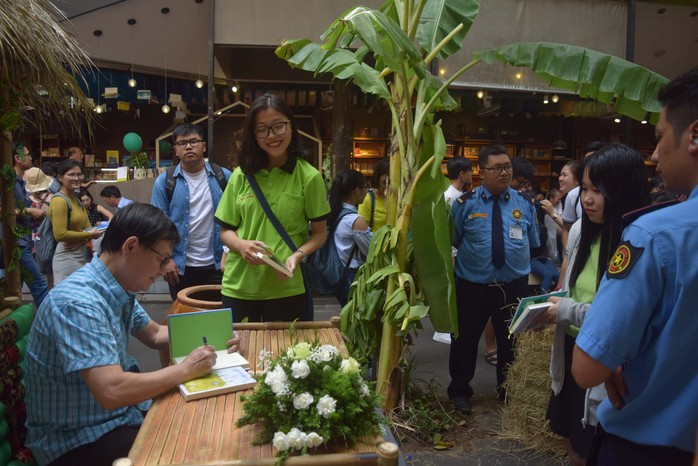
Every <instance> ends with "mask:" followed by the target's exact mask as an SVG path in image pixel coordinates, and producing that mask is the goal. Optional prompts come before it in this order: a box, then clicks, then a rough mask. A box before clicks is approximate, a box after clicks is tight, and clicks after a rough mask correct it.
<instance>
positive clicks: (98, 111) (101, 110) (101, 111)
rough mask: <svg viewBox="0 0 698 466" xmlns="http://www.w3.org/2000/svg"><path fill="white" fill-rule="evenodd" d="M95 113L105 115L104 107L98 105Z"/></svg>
mask: <svg viewBox="0 0 698 466" xmlns="http://www.w3.org/2000/svg"><path fill="white" fill-rule="evenodd" d="M95 112H96V113H104V105H97V106H96V107H95Z"/></svg>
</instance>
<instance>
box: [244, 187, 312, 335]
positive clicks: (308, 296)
mask: <svg viewBox="0 0 698 466" xmlns="http://www.w3.org/2000/svg"><path fill="white" fill-rule="evenodd" d="M245 178H247V182H248V183H250V186H251V187H252V191H254V193H255V196H257V200H258V201H259V203H260V204H261V206H262V209H264V213H265V214H267V218H268V219H269V221H270V222H271V224H272V225H274V228H275V229H276V231H277V233H279V236H281V239H283V240H284V243H286V246H288V248H289V249H290V250H291V253H294V252H296V251H297V250H298V248H297V247H296V245H295V244H293V241H291V237H290V236H288V233H286V230H285V229H284V227H283V225H281V222H279V219H278V218H276V215H274V212H273V211H272V210H271V207H270V206H269V202H267V198H266V197H265V196H264V193H263V192H262V189H261V188H260V187H259V184H258V183H257V180H256V179H255V177H254V176H252V175H248V174H245ZM306 267H307V265H306V263H305V262H301V273H302V274H303V286H304V287H305V314H304V315H303V320H309V321H312V320H314V319H315V310H314V309H313V289H312V287H311V286H310V280H309V276H310V274H309V273H308V271H307V270H306Z"/></svg>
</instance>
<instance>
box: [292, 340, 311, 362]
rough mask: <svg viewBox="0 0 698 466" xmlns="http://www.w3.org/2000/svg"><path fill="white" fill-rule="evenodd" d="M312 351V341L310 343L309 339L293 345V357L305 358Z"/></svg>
mask: <svg viewBox="0 0 698 466" xmlns="http://www.w3.org/2000/svg"><path fill="white" fill-rule="evenodd" d="M311 351H312V346H310V343H308V342H307V341H302V342H300V343H298V344H297V345H296V346H294V347H293V350H292V352H293V354H292V357H294V358H295V359H298V360H300V359H305V358H307V357H308V356H310V353H311Z"/></svg>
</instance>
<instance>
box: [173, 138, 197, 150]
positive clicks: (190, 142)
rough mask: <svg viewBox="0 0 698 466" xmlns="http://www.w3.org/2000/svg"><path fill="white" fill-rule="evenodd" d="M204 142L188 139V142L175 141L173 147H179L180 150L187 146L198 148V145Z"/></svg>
mask: <svg viewBox="0 0 698 466" xmlns="http://www.w3.org/2000/svg"><path fill="white" fill-rule="evenodd" d="M202 142H204V140H203V139H190V140H188V141H177V142H175V146H177V147H179V148H180V149H184V148H186V147H187V146H192V147H193V148H196V147H199V144H201V143H202Z"/></svg>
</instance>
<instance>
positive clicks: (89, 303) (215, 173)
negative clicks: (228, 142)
mask: <svg viewBox="0 0 698 466" xmlns="http://www.w3.org/2000/svg"><path fill="white" fill-rule="evenodd" d="M660 99H661V102H662V104H663V108H662V112H661V116H660V120H659V123H658V125H657V127H656V133H657V140H658V143H657V148H656V150H655V154H654V156H653V157H654V158H655V159H656V160H657V161H658V164H659V168H660V169H661V174H662V182H661V184H660V183H659V182H653V187H654V189H656V190H657V191H656V192H660V191H661V192H662V193H664V194H666V193H667V192H672V193H675V195H667V196H669V197H671V198H672V199H673V202H670V203H669V204H676V205H671V206H666V204H661V205H655V206H652V207H651V208H652V209H654V210H656V211H652V212H649V213H645V211H642V210H641V211H640V212H638V209H642V208H646V207H648V206H650V204H651V203H652V202H653V201H657V200H658V198H659V197H660V196H658V195H652V194H651V193H650V185H649V184H648V182H647V179H646V170H645V166H644V163H643V159H642V158H641V157H640V156H639V155H638V154H637V153H636V152H635V151H634V150H633V149H632V148H630V147H628V146H626V145H623V144H597V145H594V146H591V147H589V148H588V150H587V151H586V152H587V153H586V154H585V157H584V158H583V160H581V161H575V162H570V163H569V164H567V165H565V167H564V168H563V169H562V171H561V173H560V177H559V185H557V186H553V187H551V188H550V189H548V192H547V194H546V195H545V196H543V195H539V194H538V193H536V192H535V191H534V190H533V186H534V170H533V167H532V166H531V164H530V162H528V161H527V160H525V159H523V158H520V157H514V158H512V157H511V156H510V155H509V154H508V153H507V150H506V148H505V147H502V146H497V145H493V146H488V147H485V148H483V149H482V150H481V152H480V154H479V156H478V160H477V164H478V167H479V173H480V177H481V181H482V184H481V185H480V186H478V187H476V188H474V189H471V188H472V181H473V180H472V175H473V173H472V171H473V166H472V163H471V162H470V161H468V160H467V159H465V158H462V157H457V158H454V159H452V160H449V162H448V166H447V172H448V183H447V184H445V186H444V190H445V192H444V196H445V199H446V204H447V205H448V208H449V209H450V213H451V218H452V220H453V225H454V242H453V251H452V252H453V261H454V271H455V293H456V304H457V313H458V334H459V336H458V337H457V338H451V336H450V335H445V337H444V336H441V337H439V338H441V339H442V340H443V341H444V342H447V343H449V344H450V349H449V373H450V376H451V382H450V384H449V386H448V388H447V394H448V397H449V398H450V400H451V402H452V405H453V407H454V409H456V410H457V411H459V412H461V413H464V414H469V413H471V411H472V406H471V403H470V399H471V397H472V396H473V388H472V386H471V381H472V379H473V376H474V373H475V367H476V364H477V361H478V359H479V358H478V343H479V341H480V337H481V335H482V334H483V332H485V329H486V327H487V326H488V325H491V329H492V335H493V336H492V337H490V340H491V341H489V342H488V345H487V346H488V348H487V352H488V353H489V355H490V357H491V356H492V355H493V354H494V355H495V357H494V358H488V362H492V363H494V364H495V365H496V378H497V395H498V397H499V398H501V399H505V398H506V391H505V388H504V381H505V379H506V377H507V368H508V366H509V365H510V364H511V363H512V361H513V360H514V352H513V348H512V347H513V343H514V341H515V340H514V339H512V338H510V337H509V332H508V323H509V321H510V319H511V316H512V304H514V303H516V302H517V301H518V300H519V299H520V298H522V297H524V296H526V295H528V294H529V274H531V273H534V274H539V275H540V276H541V279H542V280H541V284H540V289H541V291H550V290H552V289H555V288H558V289H563V290H567V291H568V292H569V295H568V296H569V297H567V298H551V299H550V301H551V302H552V304H553V305H552V306H551V307H550V308H549V310H548V311H547V312H546V313H545V314H543V315H542V316H540V317H539V318H538V320H537V321H536V326H537V327H538V328H544V327H547V326H551V325H554V326H555V328H556V333H555V340H554V344H553V349H552V358H551V364H550V370H551V377H552V385H551V396H550V403H549V409H548V416H549V419H550V428H551V429H552V431H553V432H555V433H557V434H559V435H560V436H562V437H564V438H565V439H566V440H567V443H568V452H569V455H570V458H571V460H572V461H573V462H574V464H585V463H586V464H598V465H611V464H660V463H662V462H664V463H668V464H690V462H691V460H692V458H693V453H694V451H695V443H696V426H697V424H698V411H697V410H696V409H695V407H696V406H698V370H696V369H697V367H696V363H695V362H694V361H693V360H692V359H691V356H692V354H693V353H694V352H695V351H697V350H698V347H697V346H696V345H697V344H698V343H696V342H698V340H697V339H696V338H695V337H694V335H695V334H696V333H697V332H698V319H695V316H694V314H695V312H693V308H694V306H695V303H696V302H698V286H697V284H696V280H698V263H697V262H696V261H693V260H690V258H688V259H687V258H686V251H691V250H692V246H695V245H698V244H695V243H698V228H696V227H698V225H696V222H698V220H696V217H695V215H693V214H694V213H695V210H694V209H695V203H696V197H697V196H698V69H694V70H692V71H690V72H688V73H686V74H685V75H683V76H681V77H679V78H677V79H675V80H674V81H672V82H671V83H670V84H669V85H668V86H667V87H666V88H665V89H664V90H662V91H661V93H660ZM172 138H173V146H174V148H175V155H176V157H177V159H178V160H179V164H178V165H177V166H176V167H174V168H172V169H170V170H167V172H166V173H162V174H160V175H159V177H158V178H157V180H156V181H155V185H154V188H153V192H152V199H151V204H142V203H133V202H131V201H129V200H128V199H126V198H124V197H122V196H121V193H120V192H119V190H118V188H117V187H116V186H108V187H105V188H104V189H103V190H102V192H101V197H102V198H103V199H104V202H105V203H106V204H107V205H108V206H109V207H111V209H105V208H104V207H103V206H99V205H97V204H95V203H94V201H93V199H92V196H91V195H90V194H89V192H87V191H86V190H85V187H86V186H84V184H85V183H84V177H83V175H82V167H81V164H80V161H79V160H75V159H72V158H71V159H68V160H66V161H64V162H61V164H60V165H59V166H58V167H57V170H56V172H55V175H54V176H51V175H48V174H47V173H45V172H44V171H43V170H40V169H38V168H34V167H32V163H31V157H30V155H29V152H28V151H27V150H26V147H25V146H23V145H17V146H16V147H15V148H14V149H15V171H16V174H17V180H18V183H17V184H16V186H15V196H16V197H17V198H18V199H27V200H28V201H29V202H30V204H27V207H26V208H25V209H24V212H20V211H18V212H17V214H18V222H19V221H21V222H23V224H26V225H27V226H33V227H36V226H37V225H38V223H39V222H40V220H41V218H42V217H45V216H49V217H50V218H51V221H52V224H53V228H54V236H55V239H56V240H57V241H58V246H57V248H56V253H55V256H54V259H53V263H52V270H48V271H44V272H45V273H49V274H51V273H52V281H53V285H55V287H54V288H53V290H52V291H51V292H50V293H49V292H48V289H49V284H48V281H47V280H46V278H45V276H44V273H42V271H40V270H38V267H37V266H36V263H35V262H34V265H33V268H32V264H31V263H32V262H33V258H32V255H31V245H32V240H31V237H25V238H21V246H20V249H21V250H22V259H21V260H22V261H23V262H22V263H23V265H24V264H25V263H26V267H27V269H28V270H30V272H31V273H32V274H33V275H35V276H36V280H34V281H32V283H28V285H29V288H30V291H31V292H32V295H33V296H34V301H35V302H36V305H37V307H38V311H37V316H36V320H35V323H34V326H33V328H32V330H31V334H30V338H29V343H28V346H27V353H26V359H25V364H26V387H27V408H28V410H27V426H28V431H29V437H28V445H29V447H30V448H31V449H32V452H33V453H34V455H35V456H36V458H37V460H38V462H39V464H42V465H43V464H51V465H68V464H111V461H112V460H113V459H115V458H118V457H121V456H126V455H127V453H128V450H129V448H130V446H131V444H132V442H133V439H134V438H135V435H136V432H137V429H138V426H139V425H140V423H141V422H142V420H143V416H144V412H145V411H147V409H148V407H149V400H150V399H151V398H153V397H154V396H156V395H158V394H160V393H162V392H164V391H165V390H168V389H169V388H171V387H173V386H174V385H176V384H178V383H180V382H182V381H185V380H188V379H190V378H193V377H196V376H199V375H202V374H205V373H207V372H208V371H210V369H211V367H212V366H213V364H214V363H215V353H214V350H215V348H213V347H211V346H210V345H209V346H207V345H204V346H202V347H200V348H197V349H195V350H194V351H192V353H191V354H190V355H189V356H188V357H187V359H186V360H185V362H184V364H179V365H175V366H169V367H166V368H163V369H160V370H157V371H154V372H150V373H141V372H140V369H139V367H138V364H137V362H136V361H135V360H134V359H133V358H131V357H130V356H129V355H128V352H127V346H128V337H129V335H133V336H135V337H136V338H138V339H139V340H140V341H141V342H143V343H144V344H146V345H147V346H149V347H150V348H153V349H162V348H166V347H167V345H168V335H167V329H166V327H163V326H161V325H158V324H157V323H155V322H153V321H152V320H151V319H150V318H149V317H148V315H147V313H146V312H145V311H144V310H143V308H142V307H141V306H140V304H139V303H138V302H137V301H136V299H135V295H134V293H135V292H137V291H141V290H147V289H148V288H149V287H150V286H151V285H152V283H153V282H154V281H155V280H157V279H158V278H159V277H161V276H163V277H164V278H165V280H166V281H167V283H168V284H169V286H170V292H171V295H172V298H173V299H174V298H175V297H176V295H177V293H178V292H179V291H180V290H181V289H183V288H186V287H190V286H194V285H201V284H220V285H221V287H222V291H221V293H222V300H223V306H224V307H229V308H230V309H232V310H233V317H234V320H235V321H236V322H239V321H241V320H243V319H245V320H248V321H252V322H258V321H293V320H295V319H312V295H311V294H310V292H311V290H310V288H309V286H308V284H307V283H305V282H304V274H303V273H294V272H297V271H299V270H300V269H302V267H303V263H304V261H305V260H306V258H307V257H308V256H309V255H310V254H312V253H313V252H315V251H316V250H318V249H319V248H320V247H321V246H322V245H323V243H324V242H325V240H326V238H327V235H328V234H330V235H333V236H332V238H333V240H334V244H335V246H336V248H337V253H338V256H339V258H340V261H341V263H342V264H343V265H344V266H345V267H346V272H347V273H346V274H345V275H344V277H343V281H342V282H341V284H340V285H341V286H339V287H338V289H337V291H336V297H337V299H338V301H339V302H340V303H342V304H345V303H346V302H347V300H348V299H349V288H350V285H351V283H352V281H353V279H354V276H355V274H356V271H357V269H358V268H359V267H360V266H361V264H362V263H363V262H364V261H365V259H366V256H367V254H368V251H369V247H368V245H369V243H370V241H371V237H372V234H373V232H375V231H377V230H378V229H380V228H381V227H382V226H383V225H385V224H386V221H387V219H386V209H385V204H386V189H387V186H388V183H389V181H388V178H389V163H388V162H387V160H382V161H380V162H379V163H378V164H377V166H376V170H375V171H374V173H373V177H372V178H371V181H370V186H369V185H367V183H366V180H365V178H364V176H363V175H362V174H361V173H359V172H357V171H353V170H347V171H345V172H343V173H340V174H338V175H337V176H336V177H335V178H334V180H333V182H332V187H331V189H330V192H329V196H328V194H327V191H326V188H325V185H324V182H323V179H322V176H321V174H320V172H318V170H316V169H315V168H314V167H313V166H312V165H311V164H310V163H309V162H307V161H306V153H305V152H304V148H303V146H302V144H301V141H300V136H299V133H298V127H297V123H296V119H295V116H294V114H293V112H292V111H291V109H290V108H289V107H288V106H287V104H286V103H285V102H284V101H283V100H281V99H280V98H278V97H276V96H274V95H264V96H261V97H259V98H257V99H256V100H255V101H254V102H253V103H252V105H251V106H250V108H249V110H248V113H247V116H246V119H245V123H244V129H243V137H242V145H241V149H240V157H239V166H238V167H237V168H235V170H233V171H232V172H231V171H229V170H227V169H226V168H223V167H219V166H217V165H216V164H213V163H209V162H208V161H206V160H205V158H204V155H205V152H206V142H205V141H204V136H203V131H202V130H201V128H199V127H197V126H195V125H191V124H182V125H179V126H178V127H176V128H175V130H174V132H173V135H172ZM81 154H82V152H81V151H80V156H82V155H81ZM47 170H48V169H47ZM54 181H56V182H57V183H54ZM367 193H368V194H369V195H367ZM677 198H680V199H679V200H681V201H683V202H678V200H677ZM661 200H665V198H661ZM659 207H663V208H661V209H659ZM112 210H115V213H112ZM100 222H109V226H108V228H106V229H103V228H98V227H99V226H100ZM328 227H329V228H328ZM102 236H103V237H102ZM97 239H99V240H101V246H100V249H101V252H100V253H99V254H98V255H95V256H94V257H92V260H91V261H89V263H87V264H86V262H87V261H88V258H89V257H90V255H89V254H88V252H87V250H86V245H87V244H88V242H90V241H93V242H94V241H95V240H97ZM268 253H273V254H275V255H276V256H278V257H279V258H281V260H282V261H283V262H284V263H285V266H286V268H288V269H289V270H290V271H291V272H292V273H293V274H292V276H291V277H288V276H287V275H285V274H282V273H280V272H277V271H276V270H275V269H273V268H271V267H265V266H263V264H264V261H262V260H261V259H260V257H259V254H268ZM25 256H26V257H25ZM559 266H561V267H562V268H561V269H558V267H559ZM488 322H489V324H488ZM238 343H239V341H238V339H237V337H236V336H235V337H234V338H233V339H232V340H230V341H229V342H228V346H229V351H234V350H236V349H237V345H238ZM541 428H546V427H541ZM655 458H656V460H655Z"/></svg>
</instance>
